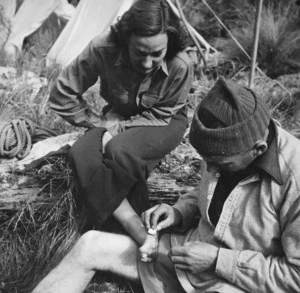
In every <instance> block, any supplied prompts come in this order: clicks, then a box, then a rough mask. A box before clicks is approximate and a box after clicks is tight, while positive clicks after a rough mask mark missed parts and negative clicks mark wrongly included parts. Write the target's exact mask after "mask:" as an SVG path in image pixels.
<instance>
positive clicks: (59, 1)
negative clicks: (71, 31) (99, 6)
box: [0, 0, 75, 56]
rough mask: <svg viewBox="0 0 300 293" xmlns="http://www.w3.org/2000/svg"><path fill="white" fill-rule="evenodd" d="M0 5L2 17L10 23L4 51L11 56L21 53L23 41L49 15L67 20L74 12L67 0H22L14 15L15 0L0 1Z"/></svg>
mask: <svg viewBox="0 0 300 293" xmlns="http://www.w3.org/2000/svg"><path fill="white" fill-rule="evenodd" d="M0 5H1V7H2V10H3V14H4V17H6V19H7V20H8V21H10V25H9V27H10V34H9V36H8V38H7V41H6V43H5V46H4V49H5V51H6V52H7V53H8V54H9V55H11V56H16V55H17V54H18V53H19V52H21V50H22V45H23V41H24V39H25V38H26V37H27V36H29V35H31V34H32V33H33V32H34V31H36V30H37V29H38V28H39V27H40V26H41V25H42V24H43V23H44V21H45V20H46V19H47V18H48V17H49V16H50V14H51V13H55V14H57V15H58V16H59V17H61V18H63V19H66V20H69V19H70V18H71V16H72V14H73V13H74V11H75V7H74V6H73V5H70V4H69V3H68V1H67V0H24V1H23V2H22V4H21V6H20V8H19V9H18V11H17V12H16V14H14V13H15V10H16V0H0ZM3 38H4V37H3ZM4 39H5V38H4Z"/></svg>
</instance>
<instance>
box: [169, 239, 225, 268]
mask: <svg viewBox="0 0 300 293" xmlns="http://www.w3.org/2000/svg"><path fill="white" fill-rule="evenodd" d="M218 252H219V248H217V247H216V246H214V245H211V244H208V243H204V242H200V241H196V242H188V243H186V244H185V245H183V246H174V247H172V249H171V251H170V254H169V257H170V259H171V260H172V262H173V263H174V265H175V267H176V268H178V269H181V270H184V271H189V272H191V273H193V274H198V273H201V272H204V271H213V270H215V267H216V263H217V257H218Z"/></svg>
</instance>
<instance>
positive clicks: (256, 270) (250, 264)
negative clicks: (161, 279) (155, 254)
mask: <svg viewBox="0 0 300 293" xmlns="http://www.w3.org/2000/svg"><path fill="white" fill-rule="evenodd" d="M289 205H290V206H291V208H290V209H289V212H288V216H287V218H288V220H287V221H286V220H282V221H281V226H282V227H283V228H284V229H283V233H282V238H281V243H282V246H283V251H284V256H282V252H278V254H280V256H279V255H278V256H276V255H267V254H263V253H262V252H260V251H253V250H243V251H238V250H232V249H226V248H217V247H215V246H213V245H210V244H207V243H203V242H193V243H186V244H185V245H184V246H180V247H178V246H176V247H173V248H172V252H171V259H172V261H173V262H174V265H175V266H177V267H178V268H181V269H184V270H188V271H190V272H193V273H195V274H197V273H200V272H203V271H212V270H213V271H215V273H216V274H217V275H219V276H220V277H222V278H224V279H226V280H228V281H229V282H231V283H233V284H235V285H236V286H238V287H240V288H242V289H244V290H245V291H247V292H257V293H260V292H261V293H274V292H276V293H286V292H300V250H299V247H300V232H299V227H300V198H298V199H297V200H296V201H295V202H290V203H289ZM281 217H283V216H282V215H281Z"/></svg>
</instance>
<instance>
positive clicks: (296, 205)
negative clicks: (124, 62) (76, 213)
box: [34, 78, 300, 293]
mask: <svg viewBox="0 0 300 293" xmlns="http://www.w3.org/2000/svg"><path fill="white" fill-rule="evenodd" d="M190 141H191V144H192V145H193V147H194V148H195V149H196V150H197V151H198V152H199V154H200V155H201V156H202V157H203V159H204V160H205V162H206V165H204V166H203V170H202V178H201V182H200V185H199V188H197V189H196V190H195V191H194V192H193V193H191V194H188V195H187V196H184V197H182V198H180V199H179V200H178V202H177V203H176V204H175V205H174V206H169V205H166V204H161V205H157V206H154V207H153V208H151V209H149V210H148V211H146V212H145V213H144V214H143V220H144V223H145V225H146V227H147V228H148V229H150V228H151V231H152V230H153V229H157V230H159V231H160V232H159V233H161V232H162V231H163V230H165V229H166V228H171V227H173V229H174V232H173V233H171V234H169V233H162V235H161V237H160V239H159V246H158V257H157V260H156V261H155V262H151V263H144V262H141V261H140V260H139V257H138V253H137V251H138V250H137V245H136V244H135V243H134V242H133V241H132V240H131V239H130V238H129V237H126V236H121V235H113V234H108V233H103V232H96V231H89V232H88V233H87V234H85V235H83V236H82V238H81V239H80V240H79V242H78V243H77V244H76V245H75V246H74V248H73V249H72V250H71V252H70V253H69V254H68V255H67V256H66V257H65V258H64V259H63V260H62V262H61V264H60V265H59V266H58V267H57V268H56V269H55V270H53V271H52V272H51V273H50V274H49V275H48V276H47V277H46V278H45V279H44V280H43V281H42V282H41V283H40V285H39V286H38V287H37V288H36V290H35V291H34V293H38V292H73V293H74V292H82V291H83V289H84V287H85V286H86V285H87V284H88V282H89V280H90V279H91V277H92V276H93V274H94V272H95V270H98V269H100V270H109V271H111V272H113V273H117V274H120V275H122V276H124V277H126V278H129V279H131V280H132V279H133V280H140V281H141V282H142V284H143V287H144V289H145V292H220V293H225V292H226V293H235V292H236V293H242V292H255V293H257V292H261V293H274V292H276V293H280V292H285V293H286V292H299V291H300V275H299V273H300V251H299V245H300V229H299V225H300V197H299V191H300V186H299V182H298V181H299V178H300V166H299V160H300V142H299V140H297V139H296V138H295V137H293V136H292V135H291V134H289V133H288V132H286V131H285V130H283V129H281V128H280V127H278V126H277V125H276V123H274V121H273V120H272V119H271V116H270V112H269V110H268V107H267V105H266V104H265V102H264V101H263V100H262V99H261V98H260V97H259V96H258V95H256V94H255V93H254V92H253V91H252V90H250V89H248V88H246V87H243V86H240V85H238V84H236V83H234V82H232V81H226V80H225V79H223V78H221V79H220V80H219V81H218V82H217V83H216V84H215V86H214V87H213V88H212V89H211V91H210V92H209V94H208V95H207V97H206V98H205V99H204V100H203V101H202V102H201V103H200V104H199V106H198V107H197V109H196V111H195V115H194V118H193V122H192V126H191V130H190ZM199 216H200V219H199ZM196 219H197V222H198V223H197V225H196V226H195V225H194V223H195V220H196ZM175 231H176V232H175ZM151 237H154V236H151ZM140 252H143V247H142V248H141V249H140ZM60 286H62V288H63V289H61V287H60ZM46 289H48V291H47V290H46Z"/></svg>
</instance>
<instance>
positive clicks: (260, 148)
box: [254, 139, 268, 157]
mask: <svg viewBox="0 0 300 293" xmlns="http://www.w3.org/2000/svg"><path fill="white" fill-rule="evenodd" d="M267 149H268V144H267V142H266V141H264V140H262V139H261V140H259V141H257V142H256V144H255V146H254V154H255V156H256V157H259V156H261V155H262V154H263V153H264V152H266V151H267Z"/></svg>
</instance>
